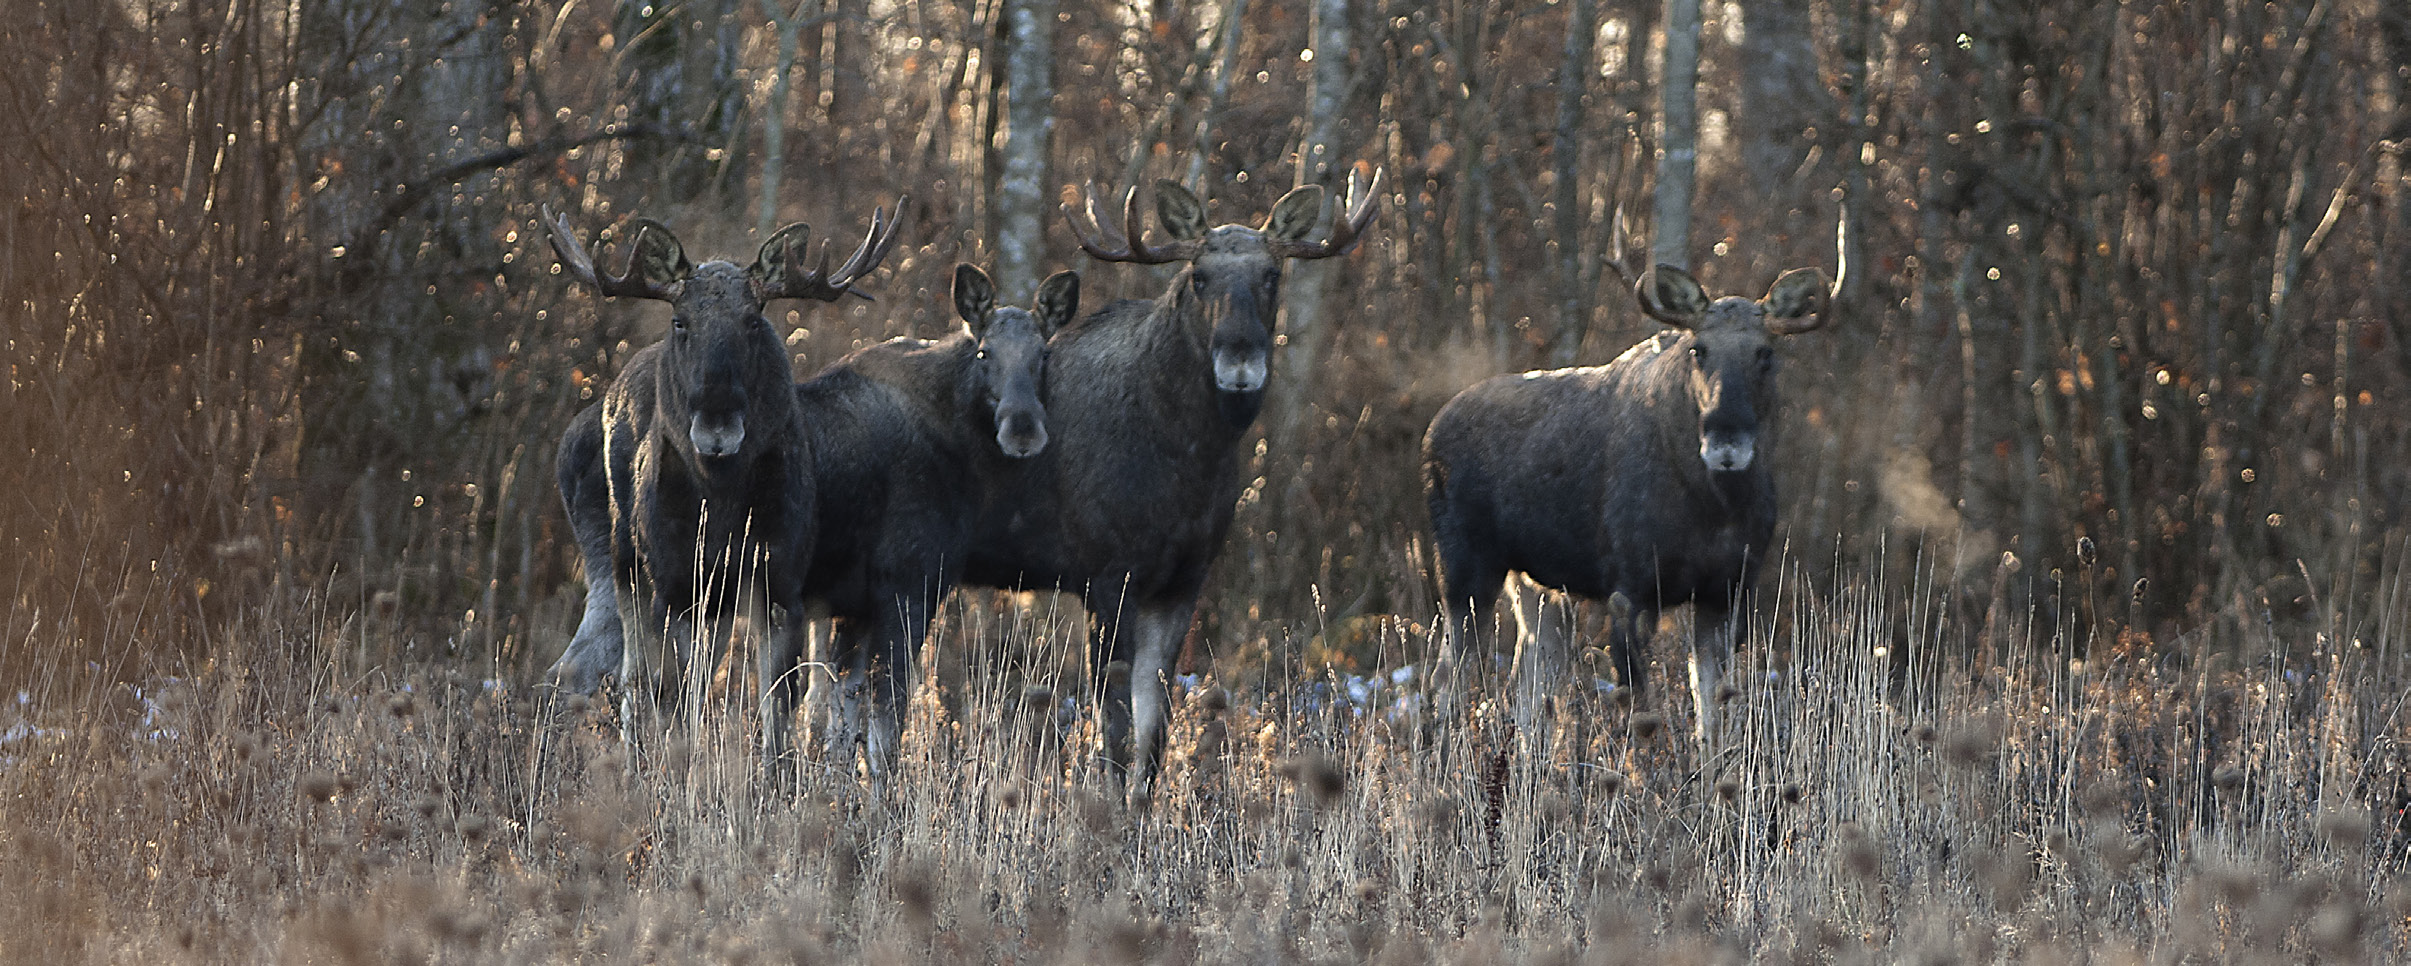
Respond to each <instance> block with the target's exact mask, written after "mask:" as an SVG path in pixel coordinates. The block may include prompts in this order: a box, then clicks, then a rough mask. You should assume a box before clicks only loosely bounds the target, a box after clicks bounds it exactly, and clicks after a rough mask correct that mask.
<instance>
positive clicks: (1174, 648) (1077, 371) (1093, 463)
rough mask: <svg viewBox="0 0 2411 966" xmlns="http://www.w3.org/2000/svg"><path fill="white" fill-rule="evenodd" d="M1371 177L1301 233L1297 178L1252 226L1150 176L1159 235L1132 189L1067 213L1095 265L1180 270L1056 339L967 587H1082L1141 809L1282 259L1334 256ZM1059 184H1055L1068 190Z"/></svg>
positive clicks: (1111, 722)
mask: <svg viewBox="0 0 2411 966" xmlns="http://www.w3.org/2000/svg"><path fill="white" fill-rule="evenodd" d="M1380 183H1381V175H1380V173H1379V172H1376V173H1375V174H1374V175H1373V179H1372V184H1371V185H1370V186H1369V187H1367V186H1364V185H1360V184H1359V183H1358V180H1357V178H1356V177H1355V176H1354V175H1353V174H1351V176H1350V178H1349V185H1348V193H1347V196H1346V198H1345V199H1344V203H1343V205H1342V208H1341V211H1340V212H1339V213H1338V214H1337V216H1336V217H1335V218H1334V221H1333V224H1332V227H1331V230H1330V233H1329V235H1328V236H1327V237H1326V238H1324V239H1322V240H1319V241H1317V240H1309V237H1308V236H1310V235H1312V234H1314V230H1315V223H1316V220H1317V219H1318V218H1319V217H1320V215H1321V212H1322V207H1323V195H1324V192H1323V189H1322V188H1321V187H1319V186H1312V185H1310V186H1307V187H1303V188H1299V189H1297V190H1295V191H1292V192H1290V193H1289V194H1287V195H1285V196H1283V197H1282V198H1281V200H1280V201H1279V202H1277V203H1275V204H1274V205H1273V210H1272V214H1271V216H1270V217H1269V218H1267V219H1266V220H1265V223H1264V224H1263V226H1262V227H1259V228H1249V227H1246V226H1242V225H1223V226H1221V227H1216V228H1209V227H1208V226H1207V224H1206V218H1205V206H1204V205H1203V204H1201V203H1200V202H1199V201H1198V200H1197V196H1196V195H1194V194H1191V193H1190V192H1189V191H1188V190H1187V189H1185V188H1182V187H1181V186H1179V185H1177V184H1174V183H1172V182H1168V181H1165V182H1158V183H1157V184H1156V189H1155V212H1156V218H1157V220H1158V221H1159V222H1160V223H1161V225H1162V227H1163V232H1164V234H1166V235H1168V236H1170V240H1169V241H1166V242H1162V243H1154V244H1151V243H1148V242H1147V241H1146V240H1145V239H1144V238H1142V237H1141V232H1140V228H1141V226H1140V222H1139V210H1138V198H1137V192H1136V189H1131V190H1130V191H1129V192H1128V193H1126V194H1125V195H1124V196H1123V199H1122V206H1121V217H1120V219H1119V224H1118V225H1117V224H1114V223H1113V221H1112V220H1110V219H1108V218H1106V217H1104V216H1103V213H1102V212H1101V211H1100V206H1099V205H1098V204H1097V200H1096V198H1095V196H1094V195H1093V194H1091V195H1089V196H1088V198H1087V204H1086V211H1085V216H1083V213H1082V211H1081V209H1080V208H1079V207H1078V206H1075V205H1074V204H1073V203H1072V202H1071V201H1069V200H1067V201H1066V202H1065V204H1064V218H1065V220H1066V221H1068V222H1069V223H1070V226H1071V229H1072V233H1073V234H1074V235H1075V236H1076V237H1077V238H1078V240H1079V243H1080V247H1081V248H1082V249H1083V250H1085V251H1087V252H1088V253H1089V254H1090V255H1091V256H1094V257H1096V258H1099V259H1103V260H1106V261H1117V262H1134V263H1139V264H1159V263H1172V262H1185V263H1186V265H1185V266H1184V267H1183V268H1182V269H1181V271H1180V272H1179V274H1177V275H1175V276H1174V277H1173V278H1172V280H1171V282H1170V283H1169V284H1168V285H1166V286H1165V288H1164V291H1163V294H1161V295H1159V296H1157V297H1156V298H1155V299H1154V300H1152V301H1140V300H1122V301H1118V302H1115V303H1113V304H1111V305H1108V306H1106V307H1105V308H1104V309H1103V310H1101V311H1098V312H1097V313H1095V314H1093V315H1090V316H1088V317H1087V318H1085V319H1082V320H1080V321H1079V322H1078V323H1076V324H1074V325H1072V326H1071V327H1070V328H1068V329H1066V330H1064V331H1063V332H1062V333H1061V334H1059V335H1057V336H1056V337H1055V339H1054V342H1053V354H1052V357H1051V359H1050V361H1049V362H1048V364H1047V379H1046V412H1047V424H1048V429H1049V431H1050V432H1051V433H1052V434H1053V436H1054V440H1055V442H1054V443H1053V445H1052V446H1050V447H1049V449H1048V451H1047V453H1046V455H1044V456H1042V457H1040V458H1038V459H1034V460H1030V461H1028V462H1026V463H1023V464H1019V465H1016V466H1015V467H1013V468H1012V469H1011V471H1010V472H1009V473H1008V475H1007V476H1006V477H1005V478H1004V483H1003V488H1002V490H1001V491H1000V493H999V494H998V496H997V498H996V499H995V501H994V502H993V504H992V507H993V511H992V512H989V513H986V514H983V515H982V519H981V523H980V528H979V537H978V539H977V541H976V542H975V543H974V545H973V547H972V553H971V558H970V569H969V571H968V572H967V573H966V574H965V575H964V580H965V582H967V583H971V584H976V585H982V586H995V587H1014V588H1028V589H1040V590H1052V589H1061V590H1065V591H1069V592H1072V593H1077V594H1079V595H1081V598H1082V602H1083V603H1084V604H1086V606H1087V609H1088V613H1089V634H1090V651H1089V678H1090V682H1089V683H1090V688H1091V693H1092V694H1094V695H1096V701H1097V704H1099V705H1101V706H1102V707H1101V709H1100V710H1101V711H1102V717H1103V728H1102V729H1101V735H1100V737H1101V739H1102V745H1103V747H1102V749H1101V752H1102V754H1101V758H1102V760H1103V761H1104V762H1106V763H1108V765H1109V770H1111V771H1112V772H1113V773H1114V774H1116V775H1120V776H1125V777H1126V778H1127V785H1126V788H1127V791H1128V794H1129V797H1130V799H1131V800H1132V802H1133V803H1134V804H1144V803H1145V802H1146V801H1147V800H1148V798H1149V795H1150V792H1151V790H1152V785H1153V781H1154V776H1155V773H1156V770H1157V768H1158V766H1159V765H1160V763H1161V761H1162V759H1163V754H1164V735H1165V726H1166V711H1167V708H1166V705H1167V702H1168V701H1169V682H1168V681H1167V680H1166V677H1167V675H1168V674H1169V673H1170V671H1171V664H1172V659H1173V657H1174V656H1175V655H1176V654H1177V653H1178V652H1179V650H1180V643H1181V640H1182V638H1183V637H1185V636H1186V635H1187V634H1188V630H1189V622H1190V617H1191V615H1192V614H1193V612H1194V611H1195V609H1196V606H1197V595H1198V592H1199V591H1200V589H1201V588H1202V587H1203V586H1204V583H1205V578H1206V572H1207V569H1208V567H1209V565H1211V564H1212V562H1213V560H1214V555H1215V554H1216V553H1217V552H1218V551H1219V550H1220V549H1221V546H1222V540H1223V535H1224V533H1225V532H1226V531H1227V530H1228V529H1229V527H1230V522H1231V514H1232V511H1233V508H1234V506H1235V503H1236V501H1237V499H1238V496H1239V470H1240V466H1241V460H1240V455H1239V442H1240V439H1241V438H1242V436H1244V435H1245V433H1246V432H1247V429H1248V427H1249V425H1250V424H1251V423H1253V422H1254V420H1255V417H1256V413H1257V411H1258V410H1259V408H1260V406H1261V404H1262V401H1263V393H1264V387H1265V381H1266V378H1267V375H1268V374H1269V371H1270V363H1269V357H1270V354H1271V350H1272V344H1273V338H1272V330H1273V322H1274V317H1275V312H1276V309H1277V307H1278V305H1279V298H1280V282H1281V266H1282V264H1283V262H1284V261H1286V260H1287V259H1292V258H1328V257H1331V256H1334V255H1339V254H1342V253H1344V252H1346V251H1347V250H1348V249H1349V248H1350V246H1352V245H1353V244H1354V243H1355V241H1356V240H1357V238H1358V237H1359V235H1360V234H1361V233H1362V232H1363V231H1364V228H1365V226H1366V224H1368V223H1369V222H1370V221H1371V220H1372V217H1373V211H1374V206H1373V202H1374V199H1375V198H1376V197H1378V194H1379V190H1380ZM1068 194H1070V192H1067V195H1068Z"/></svg>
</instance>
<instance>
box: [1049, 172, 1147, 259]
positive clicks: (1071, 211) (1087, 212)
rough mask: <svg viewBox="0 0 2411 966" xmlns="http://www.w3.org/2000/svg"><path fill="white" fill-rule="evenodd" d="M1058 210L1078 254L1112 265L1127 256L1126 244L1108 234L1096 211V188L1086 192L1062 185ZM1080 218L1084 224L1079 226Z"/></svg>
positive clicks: (1089, 188)
mask: <svg viewBox="0 0 2411 966" xmlns="http://www.w3.org/2000/svg"><path fill="white" fill-rule="evenodd" d="M1061 208H1062V209H1063V224H1064V227H1066V228H1070V229H1071V230H1072V240H1073V241H1075V242H1078V243H1079V245H1080V250H1081V251H1084V252H1087V253H1088V255H1089V257H1090V258H1097V259H1102V260H1105V261H1115V260H1118V259H1120V258H1121V257H1122V256H1124V255H1127V254H1129V244H1130V243H1129V242H1127V241H1124V240H1122V239H1118V238H1114V237H1112V236H1111V235H1109V234H1108V233H1107V230H1106V228H1105V219H1104V218H1103V217H1102V216H1103V214H1104V213H1103V212H1102V211H1099V210H1098V208H1097V188H1096V186H1095V185H1089V186H1088V187H1086V188H1074V187H1071V186H1069V185H1065V186H1064V188H1063V203H1062V205H1061ZM1083 217H1085V218H1086V219H1087V224H1082V223H1081V219H1082V218H1083Z"/></svg>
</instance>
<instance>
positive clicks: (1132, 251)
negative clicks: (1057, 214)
mask: <svg viewBox="0 0 2411 966" xmlns="http://www.w3.org/2000/svg"><path fill="white" fill-rule="evenodd" d="M1080 194H1081V195H1084V196H1085V197H1086V200H1087V217H1088V226H1087V227H1085V228H1083V227H1081V225H1080V217H1081V214H1080V209H1079V208H1077V207H1075V206H1074V205H1073V204H1072V202H1073V200H1074V197H1075V196H1074V191H1073V189H1071V188H1069V187H1066V188H1064V189H1063V198H1064V200H1063V221H1064V223H1065V224H1067V225H1069V226H1070V227H1071V230H1072V238H1073V239H1074V240H1076V241H1078V242H1079V243H1080V250H1081V251H1084V252H1087V253H1088V254H1089V257H1091V258H1095V259H1098V260H1100V261H1108V262H1132V263H1135V264H1139V265H1160V264H1163V263H1165V262H1170V261H1180V260H1184V259H1190V258H1195V257H1197V243H1196V242H1193V241H1182V242H1173V243H1172V244H1169V245H1160V246H1158V245H1149V244H1147V243H1146V241H1145V240H1143V239H1142V238H1141V237H1140V235H1141V230H1142V229H1141V223H1140V222H1139V189H1138V186H1136V185H1132V186H1130V187H1128V188H1125V189H1123V190H1122V227H1121V228H1120V230H1118V231H1117V230H1115V229H1113V228H1111V227H1108V226H1107V224H1106V222H1105V219H1104V217H1103V215H1104V212H1102V211H1100V210H1099V209H1098V207H1097V192H1096V189H1095V188H1093V187H1091V188H1090V189H1088V190H1087V191H1085V192H1080Z"/></svg>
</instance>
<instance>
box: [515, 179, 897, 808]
mask: <svg viewBox="0 0 2411 966" xmlns="http://www.w3.org/2000/svg"><path fill="white" fill-rule="evenodd" d="M547 214H548V216H549V214H550V213H549V212H548V213H547ZM547 222H548V227H550V228H551V234H552V244H553V251H554V252H555V253H556V254H558V255H559V256H560V259H561V264H562V266H563V267H564V268H565V269H566V270H567V271H568V272H569V273H570V274H571V275H572V276H573V277H575V278H576V279H577V280H578V281H580V282H583V283H585V284H586V285H588V286H590V287H592V288H594V289H595V290H596V291H597V292H599V293H601V294H603V295H607V296H619V297H625V298H643V299H655V300H659V301H664V302H668V303H670V311H671V316H670V335H669V338H667V339H664V340H662V341H660V342H657V343H654V344H653V345H649V346H646V347H645V348H643V349H641V350H639V351H638V352H637V353H636V354H635V356H633V357H631V358H630V359H629V360H628V365H627V368H626V369H624V370H622V371H621V372H620V374H619V378H618V379H616V380H614V381H613V382H612V384H611V388H610V389H609V390H608V391H606V392H605V394H604V396H603V399H602V402H601V403H600V404H598V405H596V406H592V407H589V408H588V409H587V410H586V411H585V412H582V413H580V414H579V416H578V417H577V419H575V420H574V421H572V423H571V424H570V427H569V430H568V432H567V433H566V434H565V435H564V436H563V437H562V441H561V455H560V463H559V471H558V472H559V480H560V486H561V498H562V502H563V503H564V504H565V505H566V507H567V509H568V511H569V520H570V529H571V531H572V533H573V534H574V535H575V536H576V537H577V541H578V547H579V550H580V551H581V552H582V553H583V554H584V556H585V562H586V585H587V597H586V613H585V617H584V618H583V620H581V621H580V623H579V627H578V631H577V634H576V635H575V636H574V638H573V639H572V641H571V643H570V646H569V648H568V650H567V651H566V652H565V653H564V654H562V656H561V659H560V661H559V662H557V663H556V664H555V665H554V667H553V676H554V678H555V679H556V680H558V681H560V682H561V683H562V685H563V686H564V687H565V688H567V689H569V690H573V691H578V692H587V691H592V690H593V689H594V688H595V686H596V685H597V684H599V683H600V679H601V677H602V676H603V674H605V673H606V672H608V671H610V670H612V669H613V668H614V667H616V669H617V671H618V673H619V677H620V685H621V688H622V708H621V725H622V727H623V729H627V730H628V731H629V733H631V734H634V733H636V729H639V728H642V727H644V726H645V723H646V721H647V720H648V719H647V718H646V717H645V716H644V715H646V714H647V713H649V712H650V711H651V710H652V708H651V707H650V706H649V705H658V704H661V703H666V702H672V701H675V700H676V699H677V697H678V694H679V691H680V684H681V673H682V672H685V673H687V674H689V675H691V676H693V677H700V676H701V674H700V671H701V668H700V667H699V665H698V664H697V662H698V661H701V660H706V659H707V658H706V654H705V651H704V649H703V648H702V647H701V646H700V645H702V644H703V643H704V642H706V641H711V640H716V639H717V636H716V635H714V634H713V633H712V628H711V625H712V624H713V623H715V622H716V621H717V619H718V618H722V617H725V616H727V615H729V614H731V613H733V611H734V610H735V609H736V608H737V607H738V606H739V605H740V604H742V603H744V602H745V601H747V600H749V599H751V600H759V601H762V602H766V603H768V604H769V605H771V606H772V607H775V608H776V609H777V610H778V612H779V613H778V615H777V618H778V619H777V620H776V621H774V629H773V631H772V634H773V636H774V638H777V640H775V641H774V642H773V644H772V645H771V646H770V647H767V648H765V649H764V651H763V654H762V659H763V662H764V664H765V665H766V666H768V669H769V671H770V673H771V674H774V675H775V674H777V673H780V672H783V671H785V670H786V667H785V664H787V663H788V660H787V657H786V655H788V654H792V653H795V652H796V651H798V650H800V648H801V644H800V643H799V642H800V641H801V637H800V635H801V634H802V632H803V618H804V611H803V606H804V579H805V575H806V568H808V567H809V566H810V565H811V561H812V553H813V541H814V535H815V534H814V529H815V522H816V521H815V499H814V497H815V494H814V488H813V485H812V478H811V472H812V454H811V451H810V442H809V441H810V435H809V434H808V432H807V431H806V428H805V426H804V424H803V420H804V416H803V414H802V412H801V411H800V410H799V408H798V407H797V405H796V398H795V390H794V385H795V380H794V373H793V371H792V368H791V366H790V364H789V362H788V357H787V347H786V342H785V340H784V339H783V338H782V337H781V333H780V331H779V327H778V326H777V325H776V324H774V323H772V322H771V321H770V319H769V318H768V317H767V316H766V315H765V314H764V312H763V308H764V306H765V305H767V304H768V303H769V302H771V301H773V300H776V299H814V300H818V301H823V302H834V301H837V300H838V299H841V298H844V297H845V296H846V295H848V294H855V295H860V294H861V293H859V292H856V291H855V290H854V289H853V284H854V283H855V282H856V281H858V280H860V279H861V278H862V277H863V276H864V275H866V274H868V273H869V272H870V271H871V270H872V269H873V268H876V267H877V266H878V265H879V263H880V261H881V260H883V259H885V258H886V257H887V253H888V250H889V249H890V248H892V247H894V245H895V243H896V225H895V222H893V221H892V220H890V219H889V218H888V217H887V213H886V212H885V211H884V210H879V211H875V212H873V214H872V216H871V227H870V231H869V234H868V235H867V236H865V237H864V239H863V241H862V244H861V245H860V246H859V247H857V248H856V249H855V250H854V254H853V255H852V256H851V257H849V258H847V259H846V261H845V263H844V265H843V266H841V267H839V268H838V269H837V270H835V271H830V270H829V253H828V250H827V248H826V247H825V245H824V247H823V248H822V249H821V251H820V252H819V254H818V257H817V258H810V257H808V256H809V238H810V229H809V228H807V227H806V226H804V225H803V224H801V223H797V224H792V225H789V226H787V227H785V228H782V229H779V231H778V232H777V233H776V234H773V235H772V236H771V237H770V240H769V241H767V242H764V243H763V245H762V249H761V253H760V255H759V256H758V257H757V258H756V259H755V261H754V263H753V265H752V266H751V267H742V268H741V267H739V266H737V265H735V264H733V263H731V262H727V261H720V260H714V261H708V262H705V263H703V264H701V265H696V264H693V263H691V262H689V261H688V260H687V257H686V253H685V251H684V249H683V248H682V247H681V246H680V245H679V244H678V239H677V238H676V236H673V235H672V234H670V231H669V229H667V228H664V227H662V226H661V225H660V224H658V223H656V222H652V221H647V220H642V219H638V220H636V221H633V222H631V223H630V225H629V233H628V242H627V245H626V247H627V248H628V249H629V260H628V268H627V270H626V271H624V272H622V273H620V274H618V275H611V274H604V273H598V272H596V270H595V267H594V260H593V258H591V257H590V256H588V254H587V252H586V248H585V246H583V245H581V244H579V243H578V240H577V238H576V237H575V236H573V235H572V234H571V231H570V226H569V221H568V219H567V218H554V217H548V218H547ZM864 297H867V296H864ZM640 606H641V608H642V609H639V607H640ZM623 610H624V611H625V613H624V614H623ZM623 618H624V619H623ZM699 621H700V622H702V624H703V625H704V632H705V633H704V634H703V635H702V636H699V635H698V628H697V623H698V622H699ZM629 627H633V628H634V630H635V633H633V634H628V633H625V631H624V629H625V628H629ZM665 637H666V645H667V648H668V649H674V650H675V652H676V653H675V654H674V655H672V654H665V653H662V651H663V650H664V649H665V648H664V646H663V645H664V644H665V641H664V638H665ZM767 700H768V699H767V697H766V703H767ZM698 703H699V702H697V701H694V700H692V699H690V700H688V701H686V706H687V709H688V713H689V715H690V716H691V715H692V714H693V711H694V709H695V706H696V705H697V704H698ZM764 731H765V735H766V738H767V737H768V736H769V734H770V733H771V732H774V731H775V732H780V734H779V738H783V737H784V736H783V731H784V728H783V727H765V728H764ZM774 748H775V743H774V742H772V741H766V743H765V750H766V751H768V750H773V749H774ZM773 764H774V765H775V762H774V763H773Z"/></svg>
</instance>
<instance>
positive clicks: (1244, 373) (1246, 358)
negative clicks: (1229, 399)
mask: <svg viewBox="0 0 2411 966" xmlns="http://www.w3.org/2000/svg"><path fill="white" fill-rule="evenodd" d="M1265 368H1266V367H1265V363H1264V353H1261V352H1222V351H1217V352H1215V353H1214V388H1216V389H1220V390H1222V391H1223V392H1255V391H1257V390H1259V389H1262V388H1264V374H1265Z"/></svg>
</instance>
